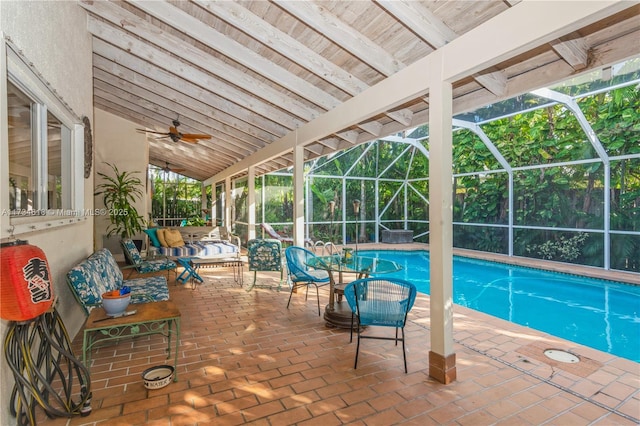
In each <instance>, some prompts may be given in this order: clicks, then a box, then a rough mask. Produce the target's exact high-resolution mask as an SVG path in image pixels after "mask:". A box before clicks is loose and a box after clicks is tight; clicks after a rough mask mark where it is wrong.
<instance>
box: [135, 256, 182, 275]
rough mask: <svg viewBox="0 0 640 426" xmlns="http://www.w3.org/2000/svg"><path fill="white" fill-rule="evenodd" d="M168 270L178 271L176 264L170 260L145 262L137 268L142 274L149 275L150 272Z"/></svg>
mask: <svg viewBox="0 0 640 426" xmlns="http://www.w3.org/2000/svg"><path fill="white" fill-rule="evenodd" d="M168 269H176V264H175V262H174V261H173V260H169V259H157V260H145V261H144V262H142V263H141V264H140V265H138V267H137V268H136V270H137V271H138V272H139V273H141V274H147V273H150V272H158V271H166V270H168Z"/></svg>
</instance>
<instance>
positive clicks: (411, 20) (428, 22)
mask: <svg viewBox="0 0 640 426" xmlns="http://www.w3.org/2000/svg"><path fill="white" fill-rule="evenodd" d="M376 3H378V4H379V5H380V6H381V7H382V8H383V9H385V10H386V11H387V12H389V13H390V14H391V15H393V16H394V17H395V18H396V19H397V20H398V21H399V22H401V23H402V24H403V25H404V26H406V27H407V28H408V29H410V30H411V31H413V32H414V33H416V34H417V35H418V37H420V38H421V39H422V40H424V41H425V42H426V43H428V44H429V45H430V46H432V47H433V48H434V49H437V48H439V47H442V46H444V45H445V44H447V43H449V42H451V41H452V40H454V39H456V38H457V37H458V35H457V34H456V33H455V32H454V31H453V30H452V29H451V28H449V27H448V26H447V25H446V24H445V23H444V22H442V20H440V19H439V18H438V17H437V16H435V15H434V14H433V13H432V12H431V11H430V10H429V9H428V8H427V7H426V6H424V5H423V4H422V3H421V2H417V1H399V0H376Z"/></svg>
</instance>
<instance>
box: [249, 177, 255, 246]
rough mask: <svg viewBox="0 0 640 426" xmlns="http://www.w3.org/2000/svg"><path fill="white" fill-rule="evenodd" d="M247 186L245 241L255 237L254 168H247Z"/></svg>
mask: <svg viewBox="0 0 640 426" xmlns="http://www.w3.org/2000/svg"><path fill="white" fill-rule="evenodd" d="M247 185H248V187H249V188H248V189H249V196H248V198H247V204H248V205H247V209H248V213H249V218H248V219H249V229H248V231H249V232H248V234H247V239H248V240H252V239H254V238H255V237H256V168H255V166H250V167H249V172H248V176H247Z"/></svg>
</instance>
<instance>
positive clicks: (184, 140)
mask: <svg viewBox="0 0 640 426" xmlns="http://www.w3.org/2000/svg"><path fill="white" fill-rule="evenodd" d="M180 142H186V143H198V139H192V138H185V137H182V138H180Z"/></svg>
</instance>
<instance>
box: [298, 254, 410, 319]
mask: <svg viewBox="0 0 640 426" xmlns="http://www.w3.org/2000/svg"><path fill="white" fill-rule="evenodd" d="M307 265H308V266H310V267H312V268H315V269H323V270H325V271H327V272H328V273H329V304H328V305H327V306H326V307H325V310H324V320H325V322H326V324H327V326H330V327H339V328H351V308H349V304H348V303H347V301H346V300H342V299H343V298H342V295H343V294H344V287H345V286H346V284H348V283H346V282H345V281H344V275H345V274H354V275H355V276H356V279H360V278H366V277H368V276H369V275H371V274H387V273H391V272H396V271H399V270H401V269H402V266H400V265H399V264H397V263H396V262H393V261H391V260H385V259H378V258H374V257H366V256H359V255H357V254H356V255H354V256H352V257H351V258H350V259H348V260H345V259H344V258H343V257H342V256H340V255H337V254H335V255H332V256H316V257H314V258H311V259H309V260H308V261H307ZM336 273H337V274H338V280H337V281H336V279H335V274H336ZM336 294H337V295H338V296H339V297H338V300H336Z"/></svg>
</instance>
